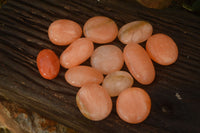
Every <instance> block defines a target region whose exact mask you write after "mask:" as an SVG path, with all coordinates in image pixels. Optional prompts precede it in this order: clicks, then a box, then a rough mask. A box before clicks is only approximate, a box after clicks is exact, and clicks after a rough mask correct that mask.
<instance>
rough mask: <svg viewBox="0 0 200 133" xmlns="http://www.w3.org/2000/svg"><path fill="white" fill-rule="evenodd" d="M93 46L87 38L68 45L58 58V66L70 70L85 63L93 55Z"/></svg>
mask: <svg viewBox="0 0 200 133" xmlns="http://www.w3.org/2000/svg"><path fill="white" fill-rule="evenodd" d="M93 51H94V45H93V43H92V41H90V40H89V39H87V38H79V39H77V40H76V41H74V42H73V43H72V44H70V45H69V47H67V48H66V49H65V50H64V51H63V52H62V54H61V56H60V64H61V65H62V66H63V67H64V68H71V67H74V66H77V65H80V64H81V63H83V62H84V61H86V60H87V59H88V58H89V57H90V56H91V55H92V53H93Z"/></svg>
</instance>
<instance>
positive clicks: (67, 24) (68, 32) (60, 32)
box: [48, 19, 82, 46]
mask: <svg viewBox="0 0 200 133" xmlns="http://www.w3.org/2000/svg"><path fill="white" fill-rule="evenodd" d="M81 35H82V28H81V26H80V25H79V24H78V23H76V22H74V21H72V20H68V19H59V20H56V21H54V22H53V23H51V24H50V26H49V29H48V36H49V40H50V41H51V42H52V43H53V44H55V45H60V46H64V45H68V44H70V43H72V42H73V41H75V40H76V39H78V38H80V37H81Z"/></svg>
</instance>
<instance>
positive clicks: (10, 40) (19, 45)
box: [0, 0, 200, 133]
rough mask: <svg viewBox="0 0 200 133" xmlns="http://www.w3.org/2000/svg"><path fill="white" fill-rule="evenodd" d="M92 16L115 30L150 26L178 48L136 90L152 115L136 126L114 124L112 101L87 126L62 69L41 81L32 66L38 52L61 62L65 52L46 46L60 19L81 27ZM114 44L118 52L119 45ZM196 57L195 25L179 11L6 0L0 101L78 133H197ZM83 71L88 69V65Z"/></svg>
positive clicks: (105, 0) (109, 2)
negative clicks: (109, 21)
mask: <svg viewBox="0 0 200 133" xmlns="http://www.w3.org/2000/svg"><path fill="white" fill-rule="evenodd" d="M96 15H104V16H107V17H110V18H112V19H113V20H115V21H116V23H117V25H118V26H119V27H121V26H122V25H124V24H126V23H128V22H131V21H134V20H146V21H149V22H150V23H151V24H152V25H153V27H154V33H159V32H160V33H165V34H167V35H169V36H171V37H172V38H173V39H174V41H175V42H176V43H177V45H178V49H179V58H178V60H177V62H176V63H175V64H173V65H171V66H160V65H158V64H155V63H154V65H155V69H156V79H155V81H154V82H153V83H152V84H151V85H148V86H142V85H140V84H139V83H137V82H135V84H134V86H138V87H142V88H144V89H145V90H146V91H147V92H148V93H149V95H150V97H151V99H152V109H151V113H150V115H149V117H148V119H147V120H145V121H144V122H143V123H141V124H138V125H132V124H127V123H125V122H123V121H122V120H120V119H119V117H118V116H117V114H116V109H115V100H116V98H113V111H112V113H111V114H110V115H109V117H108V118H106V119H105V120H103V121H99V122H93V121H90V120H88V119H86V118H84V117H83V116H82V115H81V113H80V112H79V110H78V108H77V106H76V102H75V95H76V92H77V91H78V88H75V87H72V86H70V85H69V84H68V83H66V82H65V80H64V73H65V71H66V70H65V69H64V68H62V69H61V71H60V73H59V75H58V77H57V78H56V79H54V80H51V81H49V80H45V79H43V78H42V77H41V76H40V74H39V72H38V70H37V67H36V61H35V60H36V56H37V54H38V52H39V51H40V50H42V49H44V48H49V49H52V50H54V51H55V52H56V54H57V55H60V54H61V52H62V51H63V50H64V49H65V48H66V47H59V46H55V45H53V44H52V43H51V42H50V41H49V39H48V36H47V29H48V26H49V24H50V23H51V22H53V21H54V20H56V19H61V18H66V19H71V20H74V21H76V22H78V23H80V25H81V26H83V24H84V23H85V22H86V20H87V19H89V18H90V17H93V16H96ZM113 44H114V45H117V46H119V47H120V48H122V49H123V47H124V45H122V44H121V43H120V42H119V41H118V39H116V40H115V41H114V43H113ZM142 45H143V46H144V44H142ZM95 46H96V47H97V46H99V45H95ZM199 50H200V17H198V16H195V15H193V14H191V13H189V12H187V11H184V10H183V9H164V10H153V9H147V8H145V7H142V6H140V5H139V4H137V3H135V2H134V1H133V2H131V1H130V0H129V1H123V2H122V1H120V0H118V1H116V0H99V1H96V0H60V1H56V0H34V1H30V0H9V1H8V2H7V4H5V5H4V6H3V7H2V8H1V9H0V95H3V96H4V97H7V98H9V99H11V100H12V101H14V102H16V103H18V104H20V105H22V106H23V107H25V108H27V109H29V110H33V111H36V112H38V113H40V114H41V115H44V116H46V117H47V118H50V119H53V120H56V121H58V122H60V123H63V124H64V125H66V126H68V127H71V128H73V129H75V130H77V131H79V132H85V133H107V132H108V133H110V132H113V133H122V132H123V133H129V132H132V133H149V132H152V133H168V132H174V133H183V132H188V133H198V132H200V127H199V125H200V113H199V112H200V87H199V86H200V81H199V80H200V70H199V69H200V53H199ZM84 64H86V65H89V61H86V62H85V63H84ZM123 69H124V70H127V68H126V67H124V68H123Z"/></svg>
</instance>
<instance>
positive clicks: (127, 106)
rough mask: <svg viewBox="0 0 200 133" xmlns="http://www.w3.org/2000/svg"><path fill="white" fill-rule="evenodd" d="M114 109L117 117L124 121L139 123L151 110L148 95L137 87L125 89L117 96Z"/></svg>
mask: <svg viewBox="0 0 200 133" xmlns="http://www.w3.org/2000/svg"><path fill="white" fill-rule="evenodd" d="M116 110H117V114H118V115H119V117H120V118H121V119H122V120H124V121H125V122H128V123H131V124H138V123H141V122H143V121H144V120H145V119H146V118H147V117H148V116H149V113H150V110H151V99H150V96H149V95H148V93H147V92H146V91H144V90H143V89H141V88H138V87H133V88H128V89H125V90H124V91H122V92H121V93H120V95H119V96H118V98H117V102H116Z"/></svg>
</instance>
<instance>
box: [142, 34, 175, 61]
mask: <svg viewBox="0 0 200 133" xmlns="http://www.w3.org/2000/svg"><path fill="white" fill-rule="evenodd" d="M146 50H147V52H148V54H149V56H150V57H151V59H152V60H153V61H155V62H156V63H158V64H160V65H171V64H173V63H174V62H175V61H176V60H177V58H178V48H177V45H176V43H175V42H174V40H173V39H172V38H171V37H169V36H168V35H165V34H162V33H158V34H155V35H153V36H151V37H150V38H149V39H148V40H147V43H146Z"/></svg>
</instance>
